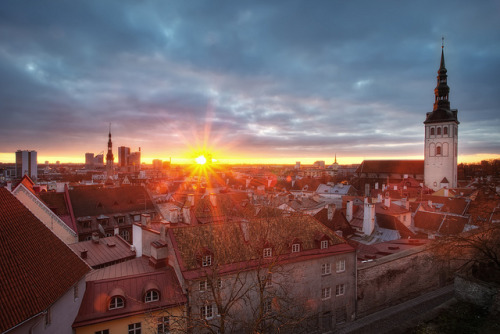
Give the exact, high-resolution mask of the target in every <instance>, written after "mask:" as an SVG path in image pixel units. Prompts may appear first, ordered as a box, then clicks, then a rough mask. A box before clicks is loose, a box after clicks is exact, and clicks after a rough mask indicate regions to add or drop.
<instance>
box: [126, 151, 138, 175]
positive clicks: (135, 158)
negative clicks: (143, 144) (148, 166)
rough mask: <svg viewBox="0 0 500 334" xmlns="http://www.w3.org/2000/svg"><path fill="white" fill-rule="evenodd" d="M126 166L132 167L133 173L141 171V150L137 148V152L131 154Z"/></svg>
mask: <svg viewBox="0 0 500 334" xmlns="http://www.w3.org/2000/svg"><path fill="white" fill-rule="evenodd" d="M128 165H129V166H131V167H132V169H133V170H134V171H138V170H140V169H141V148H140V147H139V152H132V153H130V156H129V157H128Z"/></svg>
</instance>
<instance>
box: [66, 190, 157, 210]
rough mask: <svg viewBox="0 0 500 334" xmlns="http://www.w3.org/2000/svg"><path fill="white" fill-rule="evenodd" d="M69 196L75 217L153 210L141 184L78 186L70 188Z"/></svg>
mask: <svg viewBox="0 0 500 334" xmlns="http://www.w3.org/2000/svg"><path fill="white" fill-rule="evenodd" d="M69 197H70V199H71V204H72V206H73V211H74V214H75V217H84V216H99V215H101V214H114V213H123V212H132V211H144V210H154V206H153V203H152V202H151V199H150V197H149V195H148V193H147V192H146V189H145V188H144V187H141V186H126V187H117V188H97V189H96V188H82V187H80V188H78V189H73V190H70V191H69ZM144 201H146V203H144Z"/></svg>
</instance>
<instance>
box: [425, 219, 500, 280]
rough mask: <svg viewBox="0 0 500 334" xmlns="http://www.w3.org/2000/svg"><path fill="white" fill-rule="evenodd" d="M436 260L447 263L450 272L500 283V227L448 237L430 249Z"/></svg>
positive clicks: (495, 225)
mask: <svg viewBox="0 0 500 334" xmlns="http://www.w3.org/2000/svg"><path fill="white" fill-rule="evenodd" d="M432 250H433V252H434V254H435V257H436V259H438V260H441V261H447V262H448V263H449V264H450V267H451V268H452V269H455V268H457V269H458V270H459V271H461V272H464V273H467V274H470V275H473V276H474V277H476V278H478V279H482V280H486V281H496V282H500V224H498V223H490V224H485V225H483V226H481V227H479V228H477V229H474V230H471V231H468V232H465V233H461V234H457V235H448V236H445V237H442V238H440V239H438V240H436V241H435V242H434V243H433V245H432Z"/></svg>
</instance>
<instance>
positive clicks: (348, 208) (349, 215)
mask: <svg viewBox="0 0 500 334" xmlns="http://www.w3.org/2000/svg"><path fill="white" fill-rule="evenodd" d="M345 218H346V219H347V221H348V222H349V223H350V222H351V220H352V201H347V205H346V217H345Z"/></svg>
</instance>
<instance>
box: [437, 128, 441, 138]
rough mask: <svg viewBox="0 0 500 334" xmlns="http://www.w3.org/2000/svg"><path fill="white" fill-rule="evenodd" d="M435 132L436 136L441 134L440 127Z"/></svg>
mask: <svg viewBox="0 0 500 334" xmlns="http://www.w3.org/2000/svg"><path fill="white" fill-rule="evenodd" d="M437 134H438V136H439V135H440V134H441V128H437Z"/></svg>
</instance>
